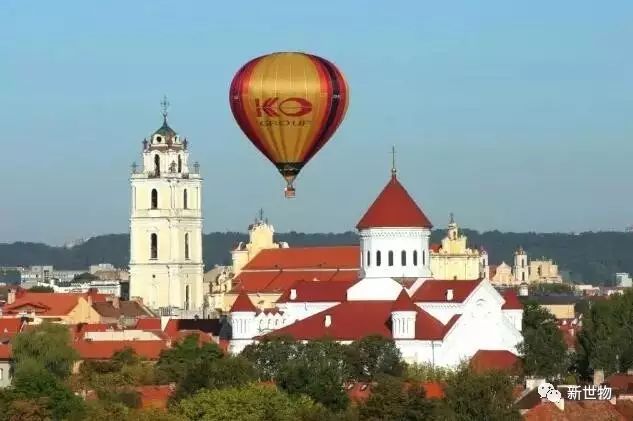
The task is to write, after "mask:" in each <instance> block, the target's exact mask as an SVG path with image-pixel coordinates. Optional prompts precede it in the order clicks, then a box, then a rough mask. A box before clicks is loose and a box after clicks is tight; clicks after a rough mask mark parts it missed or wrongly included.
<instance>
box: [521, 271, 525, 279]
mask: <svg viewBox="0 0 633 421" xmlns="http://www.w3.org/2000/svg"><path fill="white" fill-rule="evenodd" d="M521 280H522V281H525V272H521Z"/></svg>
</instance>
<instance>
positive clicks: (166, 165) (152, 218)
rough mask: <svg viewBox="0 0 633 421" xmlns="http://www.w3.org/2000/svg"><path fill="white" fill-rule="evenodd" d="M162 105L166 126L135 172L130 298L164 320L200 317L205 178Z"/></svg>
mask: <svg viewBox="0 0 633 421" xmlns="http://www.w3.org/2000/svg"><path fill="white" fill-rule="evenodd" d="M162 105H163V125H162V126H161V127H160V128H159V129H158V130H156V131H155V132H154V134H152V136H151V138H150V139H149V140H147V139H145V140H144V141H143V166H142V168H140V169H138V168H136V165H134V166H133V169H132V177H131V185H132V213H131V219H130V297H138V298H141V299H142V300H143V303H144V304H145V305H146V306H148V307H150V308H152V309H154V310H158V311H159V312H160V313H161V314H169V313H173V312H174V311H176V312H177V313H178V312H179V313H180V314H189V313H191V312H193V313H196V312H197V311H199V310H200V311H201V309H202V305H203V301H204V300H203V295H204V292H203V287H202V276H203V262H202V207H201V204H202V178H201V177H200V174H199V170H198V165H197V164H195V165H193V166H190V165H189V151H188V148H187V146H188V145H187V139H182V138H181V137H180V136H178V134H177V133H176V132H175V131H174V130H173V129H172V128H171V127H169V125H168V124H167V106H168V103H167V101H166V100H164V101H163V103H162ZM200 315H202V313H200Z"/></svg>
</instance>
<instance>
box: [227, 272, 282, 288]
mask: <svg viewBox="0 0 633 421" xmlns="http://www.w3.org/2000/svg"><path fill="white" fill-rule="evenodd" d="M280 273H281V271H280V270H278V271H271V272H242V273H240V274H239V275H237V276H236V277H235V279H234V280H233V285H234V286H233V289H232V292H238V291H244V292H265V291H267V288H266V287H267V286H268V284H270V283H271V282H272V280H273V279H275V278H276V277H277V276H279V274H280Z"/></svg>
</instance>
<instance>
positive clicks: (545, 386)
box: [538, 383, 562, 403]
mask: <svg viewBox="0 0 633 421" xmlns="http://www.w3.org/2000/svg"><path fill="white" fill-rule="evenodd" d="M538 394H539V396H540V397H541V398H547V400H548V401H550V402H553V403H559V402H560V401H561V399H562V395H561V393H560V392H559V391H558V390H556V389H555V388H554V386H553V385H552V384H551V383H542V384H541V385H539V387H538Z"/></svg>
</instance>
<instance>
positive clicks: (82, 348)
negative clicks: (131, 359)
mask: <svg viewBox="0 0 633 421" xmlns="http://www.w3.org/2000/svg"><path fill="white" fill-rule="evenodd" d="M73 347H74V348H75V349H76V350H77V352H78V353H79V357H80V358H81V359H82V360H108V359H110V358H112V356H113V355H114V354H115V353H117V352H118V351H122V350H124V349H126V348H132V349H133V350H134V351H135V352H136V354H137V355H138V356H140V357H143V358H147V359H149V360H157V359H158V358H159V357H160V353H161V351H162V350H164V349H167V343H166V342H165V341H90V340H88V341H86V340H81V341H75V342H73Z"/></svg>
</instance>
